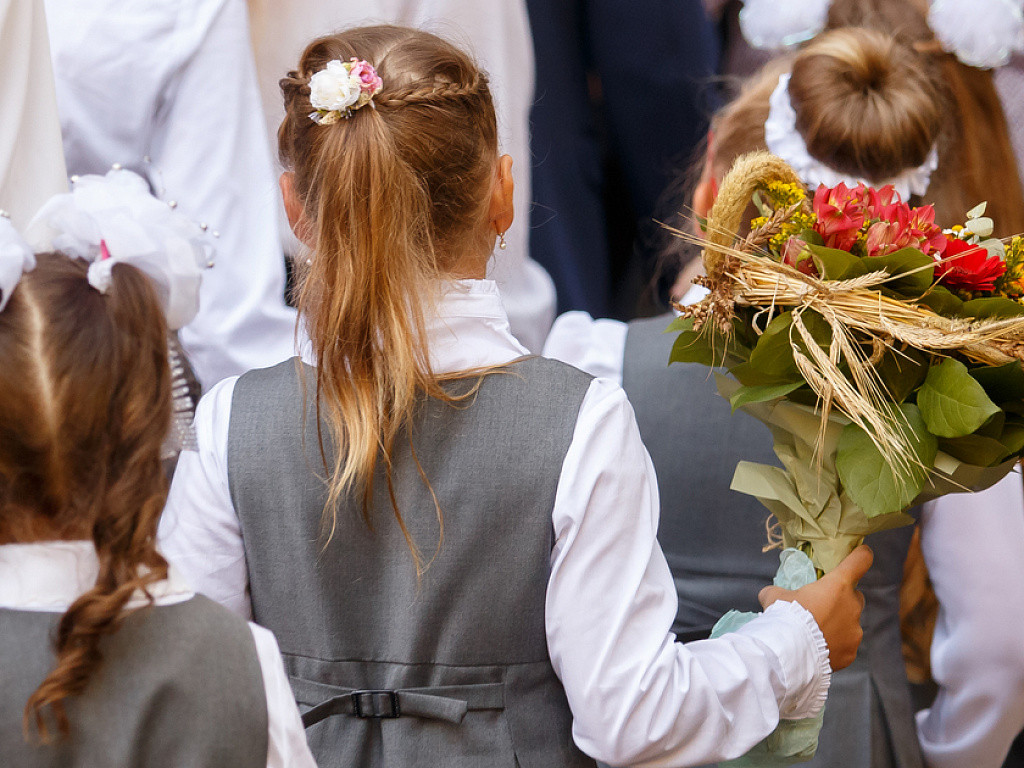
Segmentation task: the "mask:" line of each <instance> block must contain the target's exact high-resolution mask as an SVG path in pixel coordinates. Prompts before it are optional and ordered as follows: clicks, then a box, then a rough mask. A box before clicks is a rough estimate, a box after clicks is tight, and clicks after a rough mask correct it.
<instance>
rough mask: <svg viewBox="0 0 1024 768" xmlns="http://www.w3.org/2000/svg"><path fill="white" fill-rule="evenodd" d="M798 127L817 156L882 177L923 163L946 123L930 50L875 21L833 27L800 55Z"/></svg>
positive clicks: (794, 87)
mask: <svg viewBox="0 0 1024 768" xmlns="http://www.w3.org/2000/svg"><path fill="white" fill-rule="evenodd" d="M789 92H790V97H791V100H792V104H793V109H794V110H795V111H796V115H797V129H798V130H799V131H800V133H801V135H802V136H803V138H804V141H805V143H806V145H807V149H808V151H809V152H810V154H811V155H812V156H814V157H815V158H816V159H817V160H820V161H821V162H823V163H825V164H827V165H829V166H830V167H832V168H835V169H836V170H837V171H841V172H843V173H849V174H852V175H854V176H858V177H863V178H867V179H872V180H878V181H881V180H883V179H889V178H893V177H895V176H898V175H899V174H900V173H902V172H903V171H905V170H906V169H908V168H913V167H916V166H919V165H921V164H922V163H924V162H925V160H926V159H927V157H928V155H929V153H930V152H931V150H932V148H933V147H934V146H935V145H936V142H937V141H938V137H939V134H940V132H941V129H942V114H941V104H942V103H943V102H942V98H941V96H942V84H941V79H940V78H939V77H938V75H937V73H936V71H935V70H934V68H933V67H932V66H931V64H930V62H929V61H928V60H927V59H926V57H924V56H922V55H920V54H918V53H917V52H916V51H915V50H914V49H913V48H912V47H910V46H908V45H905V44H903V43H901V42H898V41H897V40H895V39H893V38H892V37H889V36H888V35H885V34H883V33H881V32H877V31H874V30H870V29H860V28H851V29H840V30H835V31H832V32H827V33H825V34H823V35H821V36H820V37H818V38H816V39H815V40H814V41H812V42H811V43H810V44H809V45H808V46H807V47H806V48H804V49H803V50H802V51H801V52H800V53H799V54H798V55H797V56H796V58H795V60H794V62H793V71H792V78H791V80H790V84H789Z"/></svg>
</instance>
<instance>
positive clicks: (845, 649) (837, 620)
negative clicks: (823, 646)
mask: <svg viewBox="0 0 1024 768" xmlns="http://www.w3.org/2000/svg"><path fill="white" fill-rule="evenodd" d="M873 559H874V554H872V552H871V547H869V546H867V545H866V544H861V545H860V546H859V547H857V548H856V549H855V550H853V552H851V553H850V554H849V555H847V557H846V559H845V560H843V562H841V563H840V564H839V565H838V566H837V567H836V569H835V570H834V571H832V572H831V573H827V574H825V575H824V576H822V577H821V578H820V579H818V580H817V581H816V582H814V583H813V584H808V585H807V586H806V587H801V588H800V589H798V590H796V591H792V590H788V589H782V588H781V587H765V588H764V589H762V590H761V594H760V595H759V599H760V600H761V605H762V606H764V607H765V608H767V607H768V606H769V605H771V604H772V603H774V602H775V601H776V600H789V601H793V602H797V603H800V605H802V606H803V607H804V608H806V609H807V610H808V611H810V612H811V615H812V616H814V620H815V621H816V622H818V626H819V627H821V633H822V634H823V635H824V636H825V642H826V643H828V660H829V663H830V664H831V665H832V669H833V670H837V669H842V668H843V667H848V666H849V665H850V664H852V663H853V660H854V659H855V658H857V648H858V646H860V641H861V638H862V637H863V636H864V630H862V629H861V627H860V612H861V611H862V610H863V609H864V595H863V594H861V593H860V592H858V591H857V589H856V587H857V582H858V581H860V578H861V577H862V576H863V575H864V574H865V573H867V571H868V568H870V567H871V562H872V560H873Z"/></svg>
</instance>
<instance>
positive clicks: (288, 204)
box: [278, 171, 313, 247]
mask: <svg viewBox="0 0 1024 768" xmlns="http://www.w3.org/2000/svg"><path fill="white" fill-rule="evenodd" d="M278 184H279V185H280V187H281V197H282V198H284V212H285V214H286V215H287V216H288V225H289V226H290V227H291V228H292V232H294V233H295V236H296V237H297V238H298V239H299V240H300V241H301V242H302V243H303V244H304V245H308V246H310V247H312V245H313V244H312V243H311V242H310V231H311V230H310V226H309V219H307V218H306V207H305V206H304V205H303V204H302V198H301V197H299V193H298V192H296V191H295V174H293V173H292V172H291V171H285V172H284V173H282V174H281V178H280V179H278Z"/></svg>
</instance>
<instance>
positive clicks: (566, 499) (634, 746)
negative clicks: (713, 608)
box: [545, 379, 830, 766]
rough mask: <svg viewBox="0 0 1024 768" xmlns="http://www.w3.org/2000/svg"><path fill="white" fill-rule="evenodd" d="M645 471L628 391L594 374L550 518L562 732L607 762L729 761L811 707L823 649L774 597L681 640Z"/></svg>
mask: <svg viewBox="0 0 1024 768" xmlns="http://www.w3.org/2000/svg"><path fill="white" fill-rule="evenodd" d="M658 509H659V507H658V490H657V482H656V479H655V475H654V468H653V466H652V464H651V460H650V457H649V456H648V454H647V451H646V449H645V448H644V446H643V444H642V442H641V440H640V433H639V429H638V428H637V425H636V420H635V418H634V416H633V410H632V408H631V407H630V405H629V403H628V401H627V400H626V396H625V393H623V391H622V390H621V389H620V388H619V387H618V386H616V385H614V384H613V383H612V382H610V381H607V380H603V379H595V380H594V381H593V383H592V384H591V387H590V389H589V391H588V392H587V395H586V397H585V399H584V402H583V405H582V407H581V410H580V415H579V418H578V421H577V424H576V428H575V432H574V435H573V439H572V443H571V445H570V447H569V450H568V452H567V454H566V457H565V462H564V464H563V467H562V472H561V476H560V479H559V483H558V490H557V492H556V497H555V508H554V511H553V515H552V519H553V523H554V529H555V536H556V544H555V548H554V551H553V552H552V571H551V576H550V580H549V583H548V590H547V604H546V611H545V614H546V628H547V636H548V650H549V653H550V656H551V661H552V664H553V665H554V668H555V671H556V673H557V674H558V676H559V678H560V679H561V681H562V684H563V686H564V687H565V691H566V694H567V696H568V700H569V705H570V707H571V709H572V712H573V737H574V739H575V740H576V743H577V744H578V745H579V746H580V748H581V749H582V750H583V751H584V752H586V753H588V754H590V755H591V756H593V757H594V758H596V759H598V760H601V761H604V762H607V763H611V764H613V765H625V764H629V765H644V766H668V765H696V764H700V763H707V762H714V761H718V760H724V759H728V758H732V757H736V756H738V755H740V754H743V753H744V752H746V751H747V750H748V749H749V748H750V747H752V746H754V745H755V744H756V743H757V742H758V741H760V740H761V739H762V738H764V737H765V736H766V735H768V734H769V733H770V732H771V731H772V730H773V729H774V728H775V726H776V724H777V723H778V720H779V718H780V716H781V717H791V718H800V717H808V716H811V715H813V714H815V713H817V711H819V710H820V708H821V706H822V703H823V702H824V699H825V696H826V695H827V690H828V685H829V682H830V672H829V666H828V654H827V649H826V647H825V643H824V639H823V638H822V636H821V632H820V630H818V627H817V625H816V624H815V623H814V620H813V618H812V617H811V616H810V614H809V613H808V612H807V611H805V610H804V609H803V608H802V607H800V606H798V605H797V604H796V603H780V604H776V605H774V606H772V607H771V608H769V609H768V611H766V612H765V613H764V614H763V615H762V616H761V617H759V618H758V619H756V620H754V621H753V622H751V623H750V624H748V625H747V626H746V627H744V628H743V629H742V630H741V631H740V632H737V633H734V634H730V635H726V636H725V637H722V638H720V639H717V640H704V641H700V642H697V643H691V644H688V645H682V644H680V643H678V642H676V641H675V636H674V635H672V634H671V632H670V628H671V625H672V622H673V619H674V618H675V615H676V609H677V603H678V600H677V597H676V591H675V585H674V583H673V581H672V576H671V573H670V572H669V569H668V565H667V563H666V561H665V557H664V555H663V554H662V551H661V548H660V546H659V545H658V542H657V539H656V534H657V529H658V514H659V512H658Z"/></svg>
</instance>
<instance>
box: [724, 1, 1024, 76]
mask: <svg viewBox="0 0 1024 768" xmlns="http://www.w3.org/2000/svg"><path fill="white" fill-rule="evenodd" d="M1021 5H1022V4H1021V2H1020V0H931V7H930V10H929V12H928V24H929V26H930V27H931V29H932V32H933V33H934V34H935V37H936V39H937V40H938V41H939V42H940V43H941V44H942V47H943V48H945V49H946V50H947V51H949V52H950V53H953V54H955V55H956V57H957V58H958V59H960V61H962V62H963V63H964V64H967V65H969V66H972V67H979V68H981V69H991V68H993V67H1001V66H1003V65H1005V64H1006V63H1007V62H1009V60H1010V56H1011V55H1012V54H1014V53H1020V52H1024V10H1022V7H1021ZM830 6H831V0H743V9H742V10H741V11H740V29H741V30H742V32H743V37H745V38H746V40H747V42H748V43H749V44H750V45H751V46H753V47H754V48H761V49H766V50H779V49H782V48H788V47H790V46H794V45H798V44H800V43H802V42H804V41H806V40H810V39H811V38H812V37H815V36H816V35H818V34H819V33H820V32H821V31H822V30H823V29H825V25H826V23H827V21H828V10H829V7H830Z"/></svg>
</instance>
